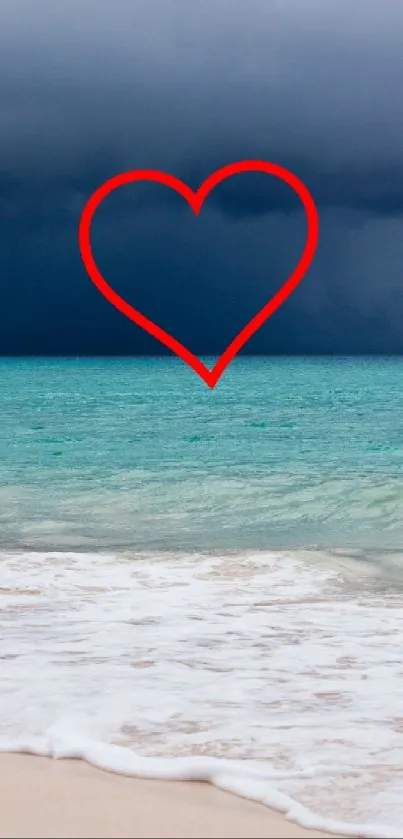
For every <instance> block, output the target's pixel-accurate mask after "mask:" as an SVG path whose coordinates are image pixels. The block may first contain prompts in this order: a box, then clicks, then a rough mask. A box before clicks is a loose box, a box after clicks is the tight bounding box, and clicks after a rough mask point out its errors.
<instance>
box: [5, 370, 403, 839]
mask: <svg viewBox="0 0 403 839" xmlns="http://www.w3.org/2000/svg"><path fill="white" fill-rule="evenodd" d="M205 361H206V363H207V364H208V366H211V365H212V363H213V360H211V359H210V360H209V359H206V360H205ZM0 416H1V422H0V749H16V750H18V749H22V750H28V751H33V752H39V753H44V754H47V753H48V754H53V755H55V756H59V757H61V756H67V755H75V756H78V757H83V758H84V759H87V760H89V761H91V762H93V763H95V764H97V765H101V766H105V767H106V768H108V767H109V768H111V769H114V770H115V771H121V772H126V773H128V774H135V775H145V776H147V777H178V778H182V777H202V778H205V779H206V780H210V781H211V782H212V783H215V784H216V785H217V786H220V787H222V788H224V789H229V790H232V791H234V792H236V793H238V794H240V795H243V796H246V797H249V798H254V799H256V800H259V801H262V802H264V803H266V804H269V805H272V806H276V807H278V808H279V809H282V810H284V811H286V812H288V813H289V814H290V815H291V816H292V817H293V818H295V819H296V820H298V821H300V822H301V823H304V824H308V825H312V826H317V827H319V828H322V829H324V828H328V829H330V828H333V829H334V830H337V832H339V833H342V832H345V833H347V834H356V835H358V834H359V833H361V835H367V836H373V837H375V836H395V837H403V611H402V610H403V360H399V359H393V358H378V359H376V358H365V359H358V358H357V359H353V358H326V359H319V358H318V359H303V358H295V359H289V358H284V359H269V358H248V357H243V358H238V359H236V360H235V361H234V362H233V363H232V365H231V366H230V368H229V369H228V370H227V371H226V373H225V374H224V376H223V378H222V379H221V380H220V382H219V383H218V385H217V387H216V389H215V390H213V391H211V390H209V389H208V388H207V387H206V385H205V384H204V383H203V382H202V381H201V380H200V379H199V378H198V377H197V376H196V375H195V374H194V373H193V372H192V371H191V370H189V369H188V368H187V367H186V366H185V365H183V364H182V363H181V362H180V361H179V360H177V359H170V358H169V359H168V358H166V359H158V358H155V359H18V360H17V359H0ZM341 822H342V823H341Z"/></svg>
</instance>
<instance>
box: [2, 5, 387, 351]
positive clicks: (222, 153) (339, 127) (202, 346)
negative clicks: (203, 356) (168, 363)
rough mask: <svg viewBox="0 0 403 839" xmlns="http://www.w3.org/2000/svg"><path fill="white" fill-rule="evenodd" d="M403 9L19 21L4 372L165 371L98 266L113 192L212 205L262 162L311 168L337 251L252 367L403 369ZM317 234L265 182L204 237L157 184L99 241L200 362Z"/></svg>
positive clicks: (225, 202) (7, 97) (9, 65)
mask: <svg viewBox="0 0 403 839" xmlns="http://www.w3.org/2000/svg"><path fill="white" fill-rule="evenodd" d="M402 31H403V4H401V3H400V2H398V0H355V2H354V3H352V2H351V0H349V2H346V1H345V0H273V2H272V1H271V0H248V2H246V0H245V2H239V1H238V0H205V2H203V3H199V2H197V1H196V0H195V2H189V0H186V2H185V1H184V0H114V2H109V0H108V2H106V0H96V2H95V0H86V2H77V0H58V2H57V3H54V2H51V0H36V2H35V3H33V2H32V0H2V2H1V5H0V42H1V50H0V219H1V227H0V256H1V267H0V301H1V305H0V353H2V354H7V353H11V354H23V353H46V354H47V353H49V354H52V353H63V354H65V353H67V354H70V353H72V354H84V353H89V354H92V353H107V354H119V353H129V354H130V353H148V352H151V353H154V352H156V353H160V352H162V351H163V350H162V348H161V346H160V345H159V344H158V343H157V342H156V341H154V339H152V338H151V337H150V336H147V335H145V334H144V333H142V332H141V330H139V329H138V328H137V327H136V326H135V325H134V324H132V323H130V322H129V321H127V320H125V318H124V317H123V316H122V315H120V314H119V313H118V312H117V311H115V310H114V309H112V308H111V307H110V306H109V304H108V303H107V302H106V301H105V300H104V299H103V298H102V297H101V296H100V294H99V292H97V290H96V289H95V288H94V287H93V285H92V284H91V282H90V280H89V278H88V277H87V275H86V273H85V270H84V268H83V266H82V264H81V260H80V256H79V252H78V246H77V224H78V220H79V216H80V212H81V210H82V208H83V206H84V204H85V202H86V200H87V199H88V197H89V196H90V194H91V193H92V192H93V190H94V189H95V188H96V187H97V186H99V184H100V183H102V182H103V181H104V180H105V179H106V178H109V177H111V176H112V175H114V174H116V173H118V172H120V171H124V170H127V169H134V168H139V167H147V168H160V169H164V170H165V171H168V172H170V173H172V174H174V175H176V176H178V177H180V178H182V179H183V180H186V181H187V182H188V183H189V185H190V186H192V187H193V188H196V187H197V186H198V185H199V184H200V182H201V181H203V180H204V179H205V178H206V177H207V176H208V175H209V174H210V173H211V172H212V171H213V170H214V169H216V168H217V167H219V166H223V165H225V164H227V163H231V162H234V161H236V160H239V159H242V158H261V159H266V160H271V161H273V162H276V163H279V164H281V165H283V166H286V167H287V168H290V169H291V170H292V171H294V172H295V174H297V175H298V176H299V177H300V178H302V179H303V180H304V181H305V183H306V184H307V186H308V187H309V188H310V190H311V192H312V193H313V195H314V197H315V199H316V201H317V204H318V207H319V212H320V219H321V237H320V245H319V250H318V253H317V257H316V259H315V262H314V265H313V266H312V268H311V270H310V271H309V273H308V274H307V276H306V277H305V279H304V280H303V281H302V283H301V285H300V286H299V288H298V289H297V291H296V292H295V294H294V295H293V296H292V298H291V299H290V300H289V301H288V302H287V303H286V304H285V305H284V307H283V308H282V309H281V310H280V311H279V312H277V313H276V314H275V315H274V316H273V317H272V318H270V320H269V321H268V322H267V323H266V325H265V326H264V327H263V328H262V330H261V331H260V332H259V333H258V334H257V335H256V336H255V337H254V339H253V340H252V341H251V342H250V344H249V345H248V346H247V351H250V352H269V353H276V352H278V353H294V352H300V353H311V352H339V353H344V352H374V353H376V352H386V353H389V352H403V330H402V324H403V283H402V263H403V236H402V220H403V104H402V90H403V49H402V34H401V33H402ZM305 230H306V226H305V219H304V214H303V212H301V210H300V207H299V204H298V200H297V198H296V197H295V196H293V195H292V193H290V190H289V189H288V187H286V186H285V185H283V184H280V183H278V182H275V179H272V178H268V177H265V176H264V175H242V176H238V177H237V178H236V179H234V180H233V181H232V182H227V183H226V184H225V185H221V186H220V187H219V188H218V189H217V191H216V193H214V194H212V195H211V196H210V198H209V199H208V201H207V202H206V205H205V207H204V209H203V211H202V214H201V216H200V217H199V218H198V219H197V221H196V220H195V219H194V217H193V216H192V215H191V213H190V211H189V210H188V209H187V208H186V205H184V204H183V202H181V199H180V198H178V196H175V195H173V194H170V193H169V191H168V190H166V189H165V188H164V187H159V186H156V185H154V184H150V185H144V186H139V185H132V186H129V187H125V188H124V189H122V190H121V191H120V193H115V194H114V195H113V196H111V197H110V198H108V199H107V201H106V202H105V205H104V206H103V207H102V208H101V210H100V211H99V215H98V216H97V218H96V220H95V221H94V226H93V244H94V249H95V253H96V256H97V258H98V261H99V265H100V267H101V268H102V270H103V271H104V273H105V276H106V277H107V279H108V280H109V281H110V282H111V283H113V284H114V285H115V287H116V289H117V290H118V291H119V292H120V293H121V294H124V295H125V296H126V297H127V298H128V299H129V300H130V302H132V303H133V305H135V306H137V307H139V308H141V309H142V310H143V311H144V314H146V315H148V316H149V317H151V318H153V319H155V320H157V322H158V323H159V324H160V325H161V326H162V327H164V328H165V329H167V330H168V331H172V332H173V333H174V334H175V336H176V337H177V338H179V339H180V340H182V341H183V342H185V343H186V344H187V345H188V346H189V348H190V349H192V350H193V351H195V352H199V353H219V352H221V351H222V350H223V349H224V347H225V345H226V344H227V343H228V342H229V341H230V340H231V338H233V337H234V335H235V334H236V332H237V331H238V330H239V328H240V327H241V326H242V325H243V324H244V323H245V321H246V320H248V319H249V318H250V317H251V316H252V315H253V314H254V313H255V311H256V310H257V309H259V308H260V307H261V306H262V305H263V304H264V303H265V302H266V300H267V299H268V297H270V296H271V295H272V293H273V292H274V291H275V290H276V288H278V286H279V285H280V284H281V282H282V281H283V280H284V278H285V277H286V275H287V273H288V272H289V271H290V270H291V268H292V267H293V265H294V263H295V262H296V261H297V259H298V257H299V254H300V251H301V248H302V246H303V241H304V236H305Z"/></svg>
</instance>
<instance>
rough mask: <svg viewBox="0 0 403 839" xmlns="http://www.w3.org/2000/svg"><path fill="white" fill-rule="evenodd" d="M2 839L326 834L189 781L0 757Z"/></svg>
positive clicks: (20, 756) (25, 757)
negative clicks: (166, 779) (137, 776)
mask: <svg viewBox="0 0 403 839" xmlns="http://www.w3.org/2000/svg"><path fill="white" fill-rule="evenodd" d="M0 776H1V784H0V837H1V839H6V837H7V839H17V837H19V838H20V837H24V838H25V839H36V837H41V839H48V837H49V838H50V837H60V839H62V837H63V838H64V837H70V839H75V837H77V839H78V837H81V838H82V839H96V837H98V839H99V837H104V838H105V839H112V838H113V837H117V836H119V837H161V839H169V837H185V836H186V837H193V839H197V837H200V839H201V837H206V839H207V838H208V837H211V839H213V837H217V839H218V837H222V839H224V837H228V836H232V837H238V839H242V837H246V836H247V837H250V839H252V837H256V839H257V838H258V837H282V839H294V837H295V839H299V837H301V839H302V837H306V839H308V837H318V839H319V837H325V836H327V835H328V834H325V833H322V832H319V831H315V830H306V829H304V828H303V827H300V826H299V825H297V824H292V823H291V822H288V821H287V820H286V819H285V818H284V816H283V815H282V814H281V813H278V812H276V811H274V810H271V809H269V808H268V807H265V806H263V805H261V804H256V803H254V802H251V801H248V800H245V799H242V798H238V797H237V796H235V795H232V794H231V793H226V792H222V791H221V790H218V789H216V788H214V787H213V786H211V785H210V784H207V783H200V782H195V781H183V782H182V781H149V780H141V779H137V778H128V777H125V776H122V775H116V774H113V773H111V772H105V771H104V770H101V769H96V768H95V767H93V766H90V765H89V764H87V763H86V762H85V761H80V760H70V759H68V760H65V759H63V760H54V759H52V758H47V757H36V756H31V755H25V754H9V753H6V754H1V755H0Z"/></svg>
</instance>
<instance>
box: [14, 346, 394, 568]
mask: <svg viewBox="0 0 403 839" xmlns="http://www.w3.org/2000/svg"><path fill="white" fill-rule="evenodd" d="M207 363H210V364H211V360H210V362H209V360H208V359H207ZM402 381H403V361H401V360H398V359H387V358H383V359H374V358H368V359H347V358H326V359H310V360H307V359H300V358H297V359H267V358H266V359H258V358H238V359H236V360H235V361H234V362H233V363H232V365H231V366H230V368H229V369H228V370H227V371H226V373H225V374H224V376H223V378H222V379H221V381H220V382H219V383H218V385H217V388H216V389H215V390H214V391H211V390H209V389H208V388H207V387H206V385H205V384H204V383H203V382H202V381H201V380H200V379H199V378H198V377H197V376H196V375H195V374H194V373H193V372H192V371H191V370H189V369H188V368H187V367H186V366H185V365H183V364H182V363H181V362H180V361H179V360H177V359H77V360H73V359H19V360H16V359H2V360H1V361H0V407H1V428H0V435H1V437H0V500H1V504H0V540H1V544H2V545H3V546H7V547H17V548H18V547H20V546H23V547H32V548H35V549H36V548H41V549H43V548H46V549H47V548H66V547H69V548H74V549H77V548H79V549H83V548H85V549H86V550H88V549H89V550H92V549H99V548H102V549H104V548H119V549H164V550H181V549H186V550H193V549H194V550H205V549H208V550H223V549H228V550H238V549H245V548H247V549H248V548H257V549H268V548H272V547H285V546H311V545H315V546H317V545H318V546H326V547H331V548H352V549H359V550H363V551H367V552H371V550H373V549H384V550H388V549H393V550H394V549H397V550H399V549H400V548H403V388H402Z"/></svg>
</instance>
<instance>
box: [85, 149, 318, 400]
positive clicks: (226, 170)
mask: <svg viewBox="0 0 403 839" xmlns="http://www.w3.org/2000/svg"><path fill="white" fill-rule="evenodd" d="M241 172H265V173H266V174H267V175H274V176H275V177H277V178H281V180H283V181H285V182H286V183H287V184H288V185H289V186H290V187H291V189H293V190H294V192H296V193H297V195H298V197H299V198H300V200H301V202H302V204H303V206H304V209H305V213H306V217H307V222H308V229H307V238H306V242H305V247H304V250H303V253H302V256H301V258H300V260H299V262H298V264H297V266H296V268H295V269H294V271H293V272H292V274H291V275H290V276H289V278H288V279H287V280H286V281H285V283H284V284H283V285H282V286H281V288H280V289H279V291H277V292H276V294H275V295H274V296H273V297H272V298H271V299H270V300H269V301H268V302H267V303H266V305H265V306H263V308H262V309H260V311H259V312H258V313H257V314H256V315H254V317H253V318H252V319H251V320H250V321H249V323H247V324H246V326H244V327H243V329H241V331H240V332H239V333H238V335H237V336H236V337H235V338H234V340H233V341H232V342H231V344H229V346H228V347H227V349H226V350H225V351H224V352H223V354H222V355H221V356H220V358H219V359H218V361H217V362H216V364H215V365H214V367H213V369H212V370H209V369H208V368H207V367H206V366H205V365H204V364H203V363H202V362H201V361H200V359H199V358H197V356H195V355H193V353H192V352H190V350H188V349H187V348H186V347H184V346H183V344H181V343H180V341H177V340H176V338H173V336H172V335H169V333H168V332H165V331H164V329H161V327H160V326H157V324H156V323H153V321H151V320H149V319H148V318H146V317H145V316H144V315H142V314H141V312H139V311H137V309H135V308H134V307H133V306H131V305H130V303H127V302H126V300H124V299H123V298H122V297H120V296H119V294H117V293H116V291H114V290H113V288H112V287H111V286H110V285H109V284H108V283H107V282H106V280H104V278H103V276H102V274H101V273H100V271H99V270H98V267H97V264H96V262H95V260H94V257H93V255H92V249H91V243H90V230H91V223H92V219H93V216H94V213H95V211H96V209H97V208H98V207H99V205H100V204H101V202H102V201H103V200H104V198H106V196H107V195H109V193H110V192H113V190H115V189H117V188H118V187H120V186H125V185H126V184H129V183H132V182H133V181H157V182H158V183H160V184H164V185H165V186H169V187H170V188H171V189H175V190H176V192H178V193H179V194H180V195H182V197H183V198H184V199H185V200H186V201H187V202H188V204H189V206H190V207H191V208H192V210H193V212H194V214H195V215H198V214H199V213H200V210H201V208H202V206H203V203H204V201H205V199H206V198H207V196H208V194H209V193H210V192H211V190H212V189H214V187H215V186H217V184H219V183H221V181H223V180H225V178H230V177H231V176H232V175H238V174H240V173H241ZM318 237H319V217H318V211H317V209H316V205H315V202H314V200H313V198H312V195H311V193H310V192H309V190H308V189H307V187H306V186H305V184H303V183H302V181H300V179H299V178H297V176H296V175H294V174H293V173H292V172H289V171H288V169H285V168H284V167H283V166H278V165H277V164H276V163H269V162H267V161H265V160H242V161H240V162H239V163H230V164H229V165H228V166H223V167H222V169H217V171H216V172H213V173H212V175H209V177H208V178H207V179H206V180H205V181H204V183H202V185H201V186H200V187H199V189H198V190H197V191H196V192H193V190H192V189H190V187H188V186H187V184H185V183H183V181H181V180H179V178H175V177H174V176H173V175H168V174H166V172H160V171H158V170H157V169H133V170H132V171H129V172H122V173H121V174H120V175H116V176H115V177H113V178H110V179H109V180H107V181H105V183H103V184H102V185H101V186H100V187H98V189H96V190H95V192H94V193H93V194H92V195H91V198H90V199H89V200H88V202H87V204H86V205H85V207H84V210H83V212H82V214H81V218H80V224H79V234H78V238H79V247H80V252H81V257H82V259H83V262H84V265H85V268H86V270H87V273H88V274H89V276H90V278H91V280H92V282H93V283H94V284H95V285H96V287H97V288H98V290H99V291H100V292H101V294H103V295H104V297H106V299H107V300H108V301H109V303H112V306H115V307H116V309H118V310H119V311H120V312H122V314H124V315H126V317H127V318H129V319H130V320H132V321H134V323H136V324H137V325H138V326H140V327H141V328H142V329H144V330H145V331H146V332H149V333H150V335H153V336H154V338H157V340H158V341H161V343H162V344H165V346H166V347H168V348H169V349H170V350H172V352H174V353H175V354H176V355H177V356H179V358H181V359H182V360H183V361H185V363H186V364H188V365H189V367H191V368H192V369H193V370H194V371H195V373H197V374H198V375H199V376H200V377H201V378H202V379H203V381H204V382H205V383H206V384H207V385H208V387H210V388H214V387H215V386H216V384H217V382H218V380H219V378H220V376H222V374H223V372H224V370H225V369H226V367H228V365H229V364H230V362H231V361H232V359H233V358H234V356H235V355H236V354H237V353H238V352H239V351H240V349H241V348H242V347H243V346H244V344H246V342H247V341H248V340H249V338H251V337H252V335H254V333H255V332H257V330H258V329H260V327H261V326H262V325H263V324H264V323H265V321H266V320H267V319H268V318H269V317H270V315H272V314H273V313H274V312H275V311H276V309H278V308H279V306H281V304H282V303H284V301H285V300H286V299H287V297H289V296H290V294H291V293H292V292H293V291H294V289H295V288H296V287H297V285H298V283H300V281H301V280H302V278H303V276H304V274H305V273H306V272H307V270H308V268H309V266H310V264H311V262H312V260H313V257H314V254H315V251H316V247H317V244H318Z"/></svg>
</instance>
